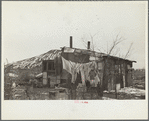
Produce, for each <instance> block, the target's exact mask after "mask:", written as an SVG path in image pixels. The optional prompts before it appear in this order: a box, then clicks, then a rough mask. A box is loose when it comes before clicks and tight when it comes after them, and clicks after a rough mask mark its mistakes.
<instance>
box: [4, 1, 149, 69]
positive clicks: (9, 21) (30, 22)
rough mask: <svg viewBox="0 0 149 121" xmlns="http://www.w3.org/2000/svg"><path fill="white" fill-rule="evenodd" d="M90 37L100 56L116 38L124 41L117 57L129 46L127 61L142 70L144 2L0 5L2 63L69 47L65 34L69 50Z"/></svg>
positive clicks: (144, 36)
mask: <svg viewBox="0 0 149 121" xmlns="http://www.w3.org/2000/svg"><path fill="white" fill-rule="evenodd" d="M97 32H98V34H96V33H97ZM94 34H96V36H94V43H95V44H94V45H96V49H97V48H100V49H101V50H102V51H103V52H105V51H106V50H107V48H110V45H111V43H112V42H113V39H114V38H115V37H116V35H117V34H119V36H120V37H123V38H125V39H126V40H125V41H123V42H122V43H121V44H119V45H118V48H117V49H118V51H119V52H120V53H121V55H125V54H126V52H127V50H128V48H129V46H130V44H131V43H132V42H133V47H132V54H131V56H130V57H129V58H128V59H131V60H136V61H137V63H136V64H134V68H144V67H145V42H147V39H146V36H147V34H148V33H147V2H49V1H47V2H42V1H39V2H37V1H36V2H35V1H32V2H25V1H13V2H11V1H6V2H5V1H2V54H3V58H2V59H3V61H4V62H5V63H6V58H7V59H8V62H15V61H18V60H22V59H26V58H30V57H33V56H37V55H40V54H43V53H45V52H47V51H49V50H51V49H60V47H63V46H69V38H70V36H73V47H76V48H85V46H84V44H83V42H82V40H81V38H84V39H86V40H90V35H92V36H93V35H94ZM121 55H118V56H121Z"/></svg>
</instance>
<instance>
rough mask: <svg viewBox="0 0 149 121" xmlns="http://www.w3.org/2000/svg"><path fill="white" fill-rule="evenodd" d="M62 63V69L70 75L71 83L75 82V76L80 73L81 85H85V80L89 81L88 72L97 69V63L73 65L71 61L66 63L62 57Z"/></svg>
mask: <svg viewBox="0 0 149 121" xmlns="http://www.w3.org/2000/svg"><path fill="white" fill-rule="evenodd" d="M62 62H63V69H65V70H66V71H67V72H69V73H70V74H71V75H72V80H71V82H72V83H74V82H75V80H76V78H77V74H78V73H79V72H81V78H82V83H83V84H85V80H90V78H89V72H90V71H91V70H94V69H95V70H96V69H97V63H96V62H95V61H92V62H89V63H83V64H82V63H75V62H72V61H68V60H66V59H64V58H63V57H62ZM96 75H97V73H96ZM98 80H99V78H98Z"/></svg>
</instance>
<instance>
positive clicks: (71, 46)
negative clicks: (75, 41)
mask: <svg viewBox="0 0 149 121" xmlns="http://www.w3.org/2000/svg"><path fill="white" fill-rule="evenodd" d="M70 48H72V36H70Z"/></svg>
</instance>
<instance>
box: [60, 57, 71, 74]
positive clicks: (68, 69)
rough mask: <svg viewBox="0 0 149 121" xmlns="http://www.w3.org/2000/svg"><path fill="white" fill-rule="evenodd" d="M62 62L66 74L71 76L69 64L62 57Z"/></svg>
mask: <svg viewBox="0 0 149 121" xmlns="http://www.w3.org/2000/svg"><path fill="white" fill-rule="evenodd" d="M62 62H63V69H65V70H66V71H67V72H69V73H70V74H71V64H70V63H69V61H67V60H65V59H64V58H63V57H62Z"/></svg>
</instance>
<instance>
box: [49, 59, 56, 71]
mask: <svg viewBox="0 0 149 121" xmlns="http://www.w3.org/2000/svg"><path fill="white" fill-rule="evenodd" d="M48 70H55V67H54V61H50V62H48Z"/></svg>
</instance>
